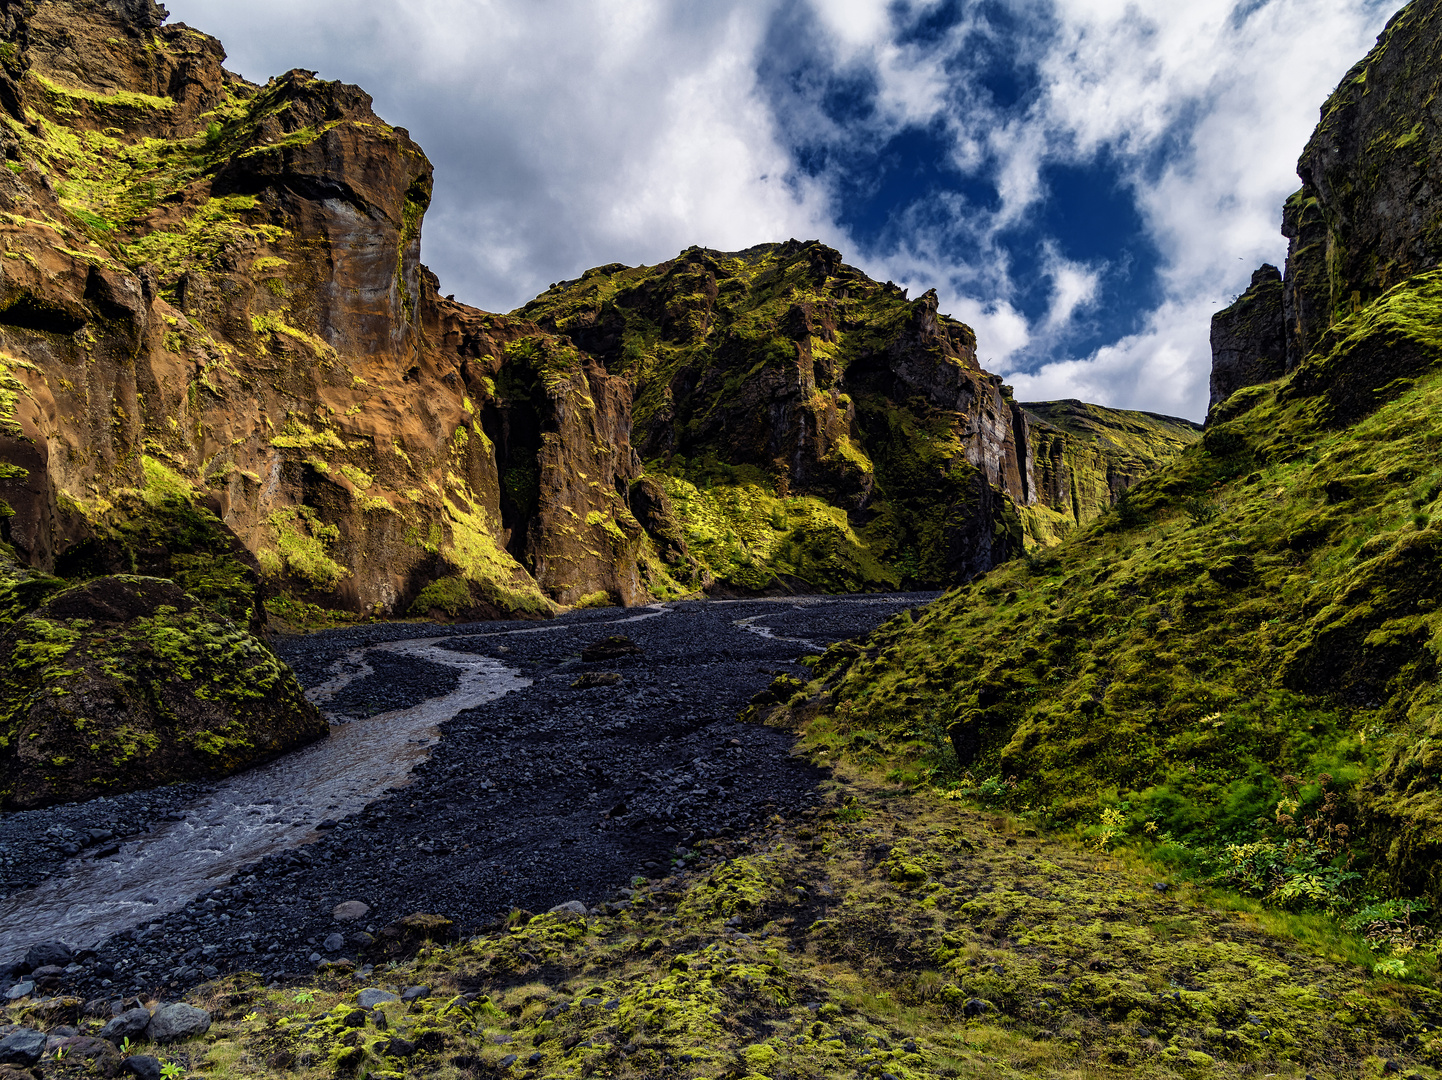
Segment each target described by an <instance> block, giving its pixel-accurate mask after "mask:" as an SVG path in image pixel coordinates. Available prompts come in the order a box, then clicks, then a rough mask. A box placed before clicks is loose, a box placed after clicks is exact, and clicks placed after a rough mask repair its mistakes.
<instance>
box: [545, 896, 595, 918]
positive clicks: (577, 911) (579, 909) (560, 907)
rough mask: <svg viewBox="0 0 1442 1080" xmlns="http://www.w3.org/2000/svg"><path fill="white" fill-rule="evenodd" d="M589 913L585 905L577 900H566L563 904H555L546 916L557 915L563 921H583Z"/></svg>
mask: <svg viewBox="0 0 1442 1080" xmlns="http://www.w3.org/2000/svg"><path fill="white" fill-rule="evenodd" d="M589 913H590V912H589V911H588V909H587V908H586V905H585V904H583V903H581V901H579V900H567V901H566V902H565V903H564V904H557V905H556V906H555V907H553V908H552V909H551V910H550V911H548V912H547V913H546V914H548V915H559V916H560V917H561V918H563V919H583V918H585V917H586V916H587V915H588V914H589Z"/></svg>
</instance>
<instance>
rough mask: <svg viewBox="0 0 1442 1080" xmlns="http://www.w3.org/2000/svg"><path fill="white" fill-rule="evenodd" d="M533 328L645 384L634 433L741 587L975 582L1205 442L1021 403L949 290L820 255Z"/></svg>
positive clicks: (632, 272) (671, 274)
mask: <svg viewBox="0 0 1442 1080" xmlns="http://www.w3.org/2000/svg"><path fill="white" fill-rule="evenodd" d="M515 314H516V315H517V316H521V317H525V318H528V319H535V320H536V321H538V322H539V323H540V324H541V325H542V326H544V327H546V328H547V329H550V330H553V331H555V332H556V333H560V334H565V335H568V336H569V337H570V338H571V339H572V340H574V341H576V342H577V344H578V345H580V346H581V347H582V348H584V349H586V350H588V351H589V352H591V353H592V354H594V355H595V356H597V357H598V358H600V359H601V361H602V362H603V363H604V364H605V365H606V368H607V370H608V371H609V372H610V373H612V374H613V375H620V376H622V377H624V378H626V379H627V380H628V381H629V382H630V384H631V385H632V387H633V388H634V396H635V410H634V411H635V430H634V432H633V436H632V440H633V442H634V443H635V445H636V447H637V449H638V450H639V451H640V453H641V455H642V457H643V458H644V459H645V460H646V468H647V472H648V475H650V476H651V477H653V478H654V479H655V480H656V481H657V482H659V483H661V484H662V485H664V487H665V488H666V491H667V493H668V495H669V497H670V499H671V501H672V502H673V503H679V504H681V505H684V506H685V507H686V512H684V513H682V514H681V515H680V520H681V521H682V523H683V526H682V527H683V530H684V533H685V536H684V540H685V541H686V545H687V548H688V551H687V554H688V555H689V556H690V557H691V558H692V559H693V560H694V561H698V562H699V563H700V564H701V566H702V567H703V568H704V569H703V574H704V575H705V576H707V577H711V578H713V579H714V580H715V582H716V586H717V587H719V588H720V589H721V590H722V591H731V590H734V591H740V592H758V591H773V592H786V591H791V590H794V589H810V590H832V589H859V588H893V587H895V586H896V585H897V584H898V583H901V584H904V585H907V586H930V585H939V584H947V583H953V582H956V581H958V580H964V579H965V578H967V577H969V576H971V575H972V574H975V573H979V572H981V571H983V570H986V569H988V568H990V567H991V566H993V565H995V564H996V563H997V562H1000V561H1003V560H1005V559H1007V558H1010V557H1013V556H1015V555H1017V554H1018V553H1020V552H1021V551H1022V550H1023V549H1024V547H1026V546H1029V545H1035V544H1038V543H1040V544H1044V545H1045V544H1051V543H1054V542H1055V541H1056V540H1057V539H1058V538H1059V537H1060V536H1061V535H1064V534H1065V533H1066V532H1067V531H1069V530H1070V529H1071V528H1074V527H1075V526H1076V525H1077V524H1078V522H1086V521H1090V520H1092V519H1093V518H1095V517H1096V516H1097V515H1098V514H1099V513H1101V512H1102V511H1103V510H1105V509H1107V508H1109V507H1110V506H1111V505H1112V503H1113V502H1114V501H1115V499H1116V497H1117V496H1118V495H1119V494H1120V493H1121V492H1122V491H1124V490H1125V489H1126V488H1127V487H1128V486H1129V485H1130V484H1131V483H1134V482H1135V480H1136V479H1138V478H1139V477H1140V476H1142V475H1145V473H1146V472H1148V471H1149V470H1150V469H1151V468H1153V467H1155V464H1156V463H1157V462H1159V461H1162V460H1165V459H1166V458H1167V457H1169V456H1170V455H1171V454H1172V453H1175V451H1176V450H1177V449H1179V448H1180V447H1181V446H1184V445H1186V444H1187V443H1189V442H1191V441H1193V440H1195V438H1196V428H1195V426H1194V425H1191V424H1188V423H1187V422H1186V421H1180V420H1174V419H1170V418H1164V417H1152V416H1149V415H1146V414H1141V413H1132V414H1127V413H1118V412H1115V411H1113V410H1107V409H1101V408H1098V407H1096V406H1083V405H1081V404H1080V403H1055V404H1042V405H1038V406H1034V407H1033V406H1023V405H1019V404H1018V403H1017V402H1015V401H1013V400H1012V397H1011V390H1010V388H1009V387H1007V386H1004V385H1003V384H1002V382H1001V380H1000V379H999V378H997V377H996V376H994V375H990V374H988V373H986V372H985V371H983V370H982V369H981V367H980V366H979V364H978V363H977V360H976V338H975V335H974V334H973V333H972V331H971V329H970V328H969V327H966V326H964V325H962V324H961V323H959V322H956V321H955V320H953V319H950V318H948V317H947V316H945V315H943V314H941V313H940V312H939V311H938V309H937V298H936V294H935V293H934V292H929V293H927V294H925V295H923V296H921V297H919V298H917V299H916V300H910V299H908V298H907V296H906V294H905V293H904V292H903V291H902V290H900V289H899V288H897V287H896V286H895V285H892V284H891V283H889V282H888V283H886V284H881V283H879V282H875V281H872V280H871V279H870V278H868V277H867V276H866V275H865V274H863V273H861V272H860V271H859V270H857V269H855V268H854V267H851V266H847V265H846V264H845V263H843V262H842V260H841V256H840V254H839V253H838V252H836V251H834V250H832V249H831V248H828V247H826V246H824V245H822V244H819V243H816V242H810V243H801V242H799V241H795V240H792V241H788V242H787V243H784V244H763V245H760V246H758V247H754V248H750V249H747V250H746V251H740V252H719V251H709V250H703V249H700V248H692V249H690V250H688V251H685V252H682V253H681V255H680V256H678V257H677V258H676V259H674V260H671V261H669V262H666V263H662V264H660V265H658V266H654V267H645V266H643V267H624V266H620V265H616V264H613V265H610V266H603V267H598V268H596V269H594V270H591V271H588V272H587V273H586V274H585V275H584V276H583V277H582V278H580V279H579V280H577V281H569V282H562V283H560V284H558V285H556V286H553V287H552V289H551V290H550V291H549V292H547V293H545V294H544V295H542V296H540V297H538V298H537V299H536V300H534V301H532V302H531V303H529V304H527V305H526V306H525V307H523V308H521V309H520V310H519V311H517V312H516V313H515ZM1028 410H1030V411H1028ZM1062 414H1065V415H1066V416H1068V417H1070V418H1071V420H1073V421H1075V422H1073V423H1067V422H1062V423H1060V424H1049V423H1047V422H1046V420H1045V417H1047V416H1051V415H1056V416H1061V415H1062ZM1037 436H1040V440H1041V441H1040V443H1037V442H1034V441H1033V440H1034V438H1035V437H1037ZM655 539H656V540H657V542H658V544H659V546H660V547H662V548H668V549H669V550H671V551H672V556H673V557H672V560H671V565H672V566H673V567H675V568H676V569H677V570H678V571H680V572H681V573H683V574H684V573H685V570H684V569H682V568H683V566H685V565H686V564H685V562H684V559H683V558H682V556H681V553H680V551H679V549H678V548H676V546H675V544H674V543H672V544H669V545H668V543H667V542H666V539H665V537H664V536H661V535H659V534H658V536H657V537H655Z"/></svg>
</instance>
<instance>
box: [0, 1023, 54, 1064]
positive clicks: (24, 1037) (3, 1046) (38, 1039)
mask: <svg viewBox="0 0 1442 1080" xmlns="http://www.w3.org/2000/svg"><path fill="white" fill-rule="evenodd" d="M45 1042H46V1037H45V1033H44V1032H41V1031H34V1030H32V1029H31V1028H24V1027H22V1028H16V1029H15V1030H14V1031H12V1032H10V1034H9V1035H6V1036H5V1037H4V1038H3V1039H0V1065H34V1064H36V1063H37V1062H38V1061H39V1060H40V1059H41V1057H43V1056H44V1054H45Z"/></svg>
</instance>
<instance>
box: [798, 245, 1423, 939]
mask: <svg viewBox="0 0 1442 1080" xmlns="http://www.w3.org/2000/svg"><path fill="white" fill-rule="evenodd" d="M1436 289H1437V283H1436V281H1435V279H1434V276H1433V275H1431V274H1428V275H1422V276H1421V277H1418V278H1416V279H1412V280H1411V281H1409V282H1407V283H1405V284H1404V285H1403V286H1399V287H1398V288H1397V289H1395V290H1393V291H1392V292H1391V293H1389V294H1387V295H1386V296H1384V297H1382V298H1381V299H1379V300H1378V301H1377V302H1375V303H1374V304H1373V305H1371V306H1369V307H1367V308H1364V309H1362V310H1360V311H1359V312H1357V313H1356V314H1355V315H1353V316H1351V317H1350V318H1349V320H1347V321H1346V322H1343V323H1341V324H1339V325H1338V326H1337V327H1336V328H1335V329H1334V330H1333V331H1332V333H1331V334H1330V335H1329V338H1328V342H1329V344H1328V348H1327V351H1325V352H1322V353H1319V354H1317V355H1315V356H1314V357H1312V358H1311V359H1309V360H1308V361H1307V362H1306V363H1305V364H1303V365H1302V366H1301V367H1300V368H1299V370H1298V371H1297V372H1295V373H1294V374H1293V375H1292V376H1289V377H1288V378H1287V379H1285V380H1282V381H1280V382H1278V383H1274V384H1270V385H1267V386H1261V387H1251V388H1248V389H1246V390H1243V391H1240V392H1239V393H1238V394H1237V395H1235V396H1234V397H1233V398H1232V399H1231V401H1229V402H1227V403H1226V404H1225V405H1223V406H1221V407H1220V408H1219V410H1218V411H1217V413H1216V414H1215V415H1214V423H1213V426H1212V427H1211V428H1209V430H1208V431H1207V434H1206V437H1205V439H1204V440H1203V442H1202V443H1201V444H1200V445H1197V446H1195V447H1193V448H1192V449H1190V450H1187V451H1186V452H1184V453H1183V454H1182V455H1181V456H1180V457H1178V458H1177V459H1176V460H1175V461H1174V462H1173V463H1172V464H1171V465H1170V466H1167V467H1166V468H1164V469H1163V470H1161V471H1160V472H1159V473H1158V474H1157V475H1155V476H1154V477H1152V478H1150V479H1148V480H1145V481H1143V482H1142V483H1140V484H1139V485H1138V486H1137V487H1136V488H1134V489H1133V490H1132V491H1131V492H1130V494H1129V495H1128V496H1127V498H1126V499H1125V500H1123V502H1122V503H1121V504H1120V505H1119V506H1118V508H1117V509H1116V510H1115V511H1113V512H1112V513H1110V514H1108V515H1107V516H1106V517H1105V518H1104V519H1102V520H1101V521H1099V522H1098V523H1096V524H1095V525H1093V526H1092V527H1091V528H1089V529H1087V530H1086V531H1085V532H1084V533H1082V534H1079V535H1077V536H1075V537H1074V538H1072V539H1071V540H1069V541H1068V542H1065V543H1063V544H1061V545H1059V546H1057V547H1055V548H1053V549H1051V550H1049V551H1048V552H1046V553H1045V555H1044V556H1040V557H1036V558H1032V559H1028V560H1025V561H1019V562H1016V563H1012V564H1008V565H1006V566H1004V567H1001V568H998V569H997V570H995V571H993V572H992V573H991V574H989V575H987V576H986V577H984V578H982V579H980V580H978V581H977V582H975V583H973V584H971V585H969V586H967V587H964V588H961V589H957V590H954V591H952V592H950V593H948V594H947V595H946V596H945V597H944V598H943V599H942V600H940V601H939V602H937V603H936V604H935V605H933V606H932V607H931V608H929V609H927V610H926V611H925V612H924V613H923V614H922V615H921V616H920V617H919V618H917V619H916V620H915V621H912V620H910V619H898V620H894V621H893V622H891V623H890V624H888V625H887V626H886V627H884V628H883V629H882V630H881V631H880V632H879V633H878V634H877V635H876V636H875V638H874V639H873V640H872V641H871V642H870V643H869V645H868V647H867V650H866V652H865V653H864V654H863V653H860V652H858V650H856V649H855V648H854V647H847V648H839V649H836V650H833V652H832V654H830V655H829V656H828V657H827V658H826V659H824V660H822V661H821V662H820V663H819V664H818V665H817V668H816V671H817V673H818V675H820V676H821V677H822V679H823V683H822V684H821V685H824V686H825V688H826V690H827V693H828V695H829V698H828V700H834V701H836V702H838V703H839V704H837V705H835V706H830V707H823V708H821V709H820V710H819V711H818V710H817V709H816V706H814V705H808V706H804V707H799V712H800V713H802V714H805V713H807V712H808V710H809V711H810V712H811V713H814V714H815V715H814V718H813V719H812V720H811V721H810V723H811V728H810V730H811V733H812V735H811V737H812V738H813V739H815V740H818V745H821V746H824V747H825V748H826V749H827V750H828V751H829V752H833V753H836V754H841V755H845V756H855V757H857V758H858V759H859V760H862V761H864V762H870V763H871V764H873V765H875V766H878V767H880V766H882V765H883V764H885V766H886V767H887V768H888V769H890V770H892V775H893V776H894V777H895V778H896V779H899V780H905V781H907V782H912V783H923V782H924V783H933V782H943V783H947V784H951V785H955V786H958V787H959V788H960V789H961V790H965V791H968V792H970V793H971V794H972V795H973V796H976V797H984V796H985V797H989V798H991V799H992V800H993V801H994V802H995V803H996V804H998V805H1005V806H1008V807H1011V808H1013V809H1015V810H1018V811H1022V812H1025V813H1026V814H1028V815H1030V816H1031V817H1033V818H1035V819H1036V820H1037V821H1039V822H1043V823H1046V824H1047V825H1049V826H1067V827H1075V828H1079V829H1082V830H1083V831H1085V832H1086V833H1087V835H1089V836H1092V837H1094V838H1095V837H1096V836H1097V835H1099V834H1100V832H1110V834H1111V838H1112V839H1116V840H1120V839H1123V838H1130V839H1131V840H1132V841H1134V842H1135V843H1137V844H1139V845H1141V846H1142V847H1144V848H1146V849H1148V850H1150V851H1152V852H1153V855H1154V857H1156V858H1158V859H1162V860H1169V861H1173V862H1175V863H1177V865H1179V866H1185V867H1190V868H1192V869H1193V870H1194V871H1196V872H1198V873H1203V874H1214V875H1216V876H1217V877H1218V878H1219V880H1223V881H1227V882H1229V883H1231V884H1232V885H1234V886H1237V887H1240V888H1242V889H1243V890H1244V891H1247V892H1249V893H1252V894H1254V895H1256V896H1258V897H1259V898H1262V899H1264V900H1266V901H1267V902H1269V903H1271V904H1275V905H1277V906H1281V907H1287V908H1296V909H1313V908H1320V909H1330V910H1334V911H1342V912H1347V911H1352V912H1357V911H1361V910H1365V909H1366V908H1367V906H1368V905H1370V904H1374V903H1376V902H1378V901H1377V899H1376V898H1379V897H1385V896H1397V895H1402V896H1406V895H1409V894H1410V895H1426V896H1427V897H1428V898H1429V900H1431V901H1435V900H1436V899H1437V898H1438V897H1439V888H1438V886H1439V880H1438V877H1437V871H1436V869H1435V867H1436V865H1437V863H1436V860H1435V855H1434V852H1435V850H1436V849H1435V848H1434V846H1433V845H1434V844H1435V842H1436V841H1434V840H1433V839H1432V838H1433V837H1435V836H1437V835H1438V829H1439V827H1442V795H1439V780H1438V777H1439V774H1438V773H1437V771H1436V766H1435V764H1434V762H1433V756H1434V751H1432V750H1431V745H1432V740H1433V739H1434V738H1435V737H1436V734H1437V733H1436V731H1435V728H1436V724H1437V721H1436V719H1435V717H1436V706H1435V703H1436V690H1435V672H1436V655H1437V644H1436V643H1437V641H1438V640H1439V638H1438V637H1437V632H1438V629H1439V628H1442V624H1439V623H1438V619H1439V618H1442V615H1439V614H1438V610H1439V609H1438V602H1439V600H1442V584H1439V582H1442V574H1439V572H1438V571H1439V569H1442V567H1439V566H1438V565H1437V560H1438V559H1439V557H1442V533H1438V531H1437V530H1436V529H1435V528H1434V527H1433V525H1432V520H1433V518H1434V516H1435V515H1436V514H1437V513H1439V511H1442V508H1439V507H1437V506H1436V505H1435V503H1436V502H1437V500H1438V499H1439V498H1442V468H1439V467H1438V466H1437V465H1436V462H1435V457H1436V454H1435V449H1436V447H1437V446H1439V445H1442V420H1438V419H1437V418H1438V417H1439V416H1442V375H1439V374H1437V373H1436V372H1435V371H1434V370H1432V367H1431V365H1432V363H1433V358H1436V357H1439V356H1442V343H1439V342H1431V343H1428V344H1425V345H1424V343H1423V341H1424V339H1423V330H1422V329H1421V324H1422V323H1424V322H1426V321H1427V316H1426V315H1425V313H1426V312H1427V311H1428V310H1431V311H1432V312H1433V314H1432V316H1431V321H1432V322H1433V323H1434V324H1442V305H1438V303H1437V300H1436V297H1437V292H1436ZM1429 306H1430V307H1429ZM1404 318H1406V319H1409V320H1412V321H1413V323H1414V324H1415V325H1417V326H1418V330H1417V331H1416V334H1415V335H1414V337H1413V338H1411V339H1410V340H1412V341H1413V343H1414V345H1416V347H1417V349H1418V350H1419V351H1420V350H1424V349H1425V351H1424V352H1421V354H1420V357H1419V356H1418V354H1416V353H1414V354H1413V356H1414V359H1415V360H1416V364H1415V369H1414V372H1413V377H1412V378H1409V379H1407V380H1406V381H1403V382H1393V383H1390V384H1388V385H1386V386H1385V387H1383V389H1381V390H1372V388H1371V387H1372V385H1375V383H1376V380H1375V379H1373V380H1371V382H1370V384H1369V385H1368V389H1367V395H1366V397H1365V399H1363V400H1362V401H1361V404H1360V405H1359V404H1358V402H1359V398H1358V396H1357V395H1356V393H1355V392H1354V390H1353V383H1354V382H1355V379H1356V375H1355V371H1356V369H1355V367H1354V366H1349V363H1348V359H1349V357H1351V358H1353V360H1355V357H1356V354H1357V352H1358V350H1365V348H1367V347H1368V343H1369V342H1371V341H1372V340H1373V338H1374V336H1375V335H1379V334H1380V335H1384V336H1386V337H1387V338H1388V340H1395V335H1396V334H1397V333H1399V332H1400V331H1399V329H1398V328H1399V327H1400V326H1402V325H1404V323H1403V320H1404ZM1358 412H1362V413H1363V414H1364V415H1362V416H1361V417H1360V418H1358V417H1357V415H1356V414H1357V413H1358ZM1339 416H1351V417H1352V418H1353V419H1352V421H1351V422H1350V424H1349V425H1348V426H1342V425H1341V423H1339V420H1338V417H1339ZM987 778H993V779H991V780H988V779H987ZM988 785H994V786H993V787H992V789H991V790H990V792H988V791H986V790H985V789H986V788H987V786H988ZM1103 814H1113V815H1115V817H1114V818H1113V819H1112V820H1111V823H1110V824H1109V825H1106V826H1105V827H1103V825H1101V824H1099V823H1101V822H1102V815H1103Z"/></svg>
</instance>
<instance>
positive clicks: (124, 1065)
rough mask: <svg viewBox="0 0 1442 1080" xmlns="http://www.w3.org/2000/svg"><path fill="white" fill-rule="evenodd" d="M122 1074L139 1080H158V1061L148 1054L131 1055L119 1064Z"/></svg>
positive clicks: (159, 1073) (159, 1075)
mask: <svg viewBox="0 0 1442 1080" xmlns="http://www.w3.org/2000/svg"><path fill="white" fill-rule="evenodd" d="M120 1068H121V1071H122V1072H126V1073H129V1074H130V1075H131V1076H135V1077H138V1078H139V1080H160V1077H161V1071H160V1059H159V1058H155V1057H151V1056H150V1055H149V1054H131V1055H130V1056H129V1057H128V1058H126V1059H125V1060H124V1061H122V1062H121V1063H120Z"/></svg>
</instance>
